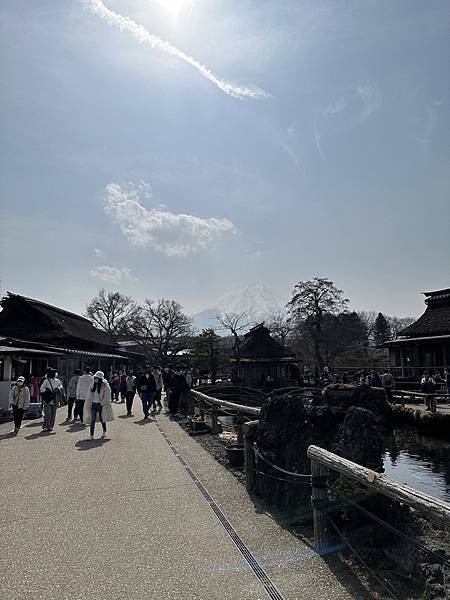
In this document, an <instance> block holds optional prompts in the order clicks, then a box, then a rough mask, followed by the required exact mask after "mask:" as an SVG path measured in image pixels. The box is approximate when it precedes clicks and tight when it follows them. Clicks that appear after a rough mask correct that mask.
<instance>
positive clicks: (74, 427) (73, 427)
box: [66, 423, 85, 433]
mask: <svg viewBox="0 0 450 600" xmlns="http://www.w3.org/2000/svg"><path fill="white" fill-rule="evenodd" d="M84 430H85V426H84V425H80V423H71V424H70V425H69V426H68V427H67V429H66V432H67V433H80V431H84Z"/></svg>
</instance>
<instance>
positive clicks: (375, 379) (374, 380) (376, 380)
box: [370, 370, 383, 388]
mask: <svg viewBox="0 0 450 600" xmlns="http://www.w3.org/2000/svg"><path fill="white" fill-rule="evenodd" d="M370 385H371V387H379V388H380V387H383V382H382V381H381V377H380V376H379V374H378V371H375V370H374V371H372V377H371V380H370Z"/></svg>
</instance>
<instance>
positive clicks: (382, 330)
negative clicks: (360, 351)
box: [373, 313, 391, 346]
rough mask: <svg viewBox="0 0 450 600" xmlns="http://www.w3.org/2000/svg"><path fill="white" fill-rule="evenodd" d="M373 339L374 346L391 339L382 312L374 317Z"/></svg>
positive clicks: (387, 323)
mask: <svg viewBox="0 0 450 600" xmlns="http://www.w3.org/2000/svg"><path fill="white" fill-rule="evenodd" d="M373 339H374V342H375V345H376V346H381V345H382V344H384V343H385V342H387V341H389V340H390V339H391V327H390V325H389V322H388V320H387V319H386V317H385V316H384V315H383V313H378V316H377V318H376V319H375V327H374V332H373Z"/></svg>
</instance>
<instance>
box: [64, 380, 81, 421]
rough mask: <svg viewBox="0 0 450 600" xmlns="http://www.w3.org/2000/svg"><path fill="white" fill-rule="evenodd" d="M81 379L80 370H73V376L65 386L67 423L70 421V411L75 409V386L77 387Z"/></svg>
mask: <svg viewBox="0 0 450 600" xmlns="http://www.w3.org/2000/svg"><path fill="white" fill-rule="evenodd" d="M80 377H81V369H75V371H74V373H73V376H72V377H71V378H70V379H69V385H68V386H67V396H68V398H69V399H68V402H67V421H70V420H71V419H72V410H73V409H74V406H75V409H76V402H77V386H78V381H79V379H80Z"/></svg>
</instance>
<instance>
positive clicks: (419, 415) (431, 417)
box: [392, 404, 450, 439]
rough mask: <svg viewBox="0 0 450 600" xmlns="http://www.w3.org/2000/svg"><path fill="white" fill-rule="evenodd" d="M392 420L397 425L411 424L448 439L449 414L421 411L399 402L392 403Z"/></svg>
mask: <svg viewBox="0 0 450 600" xmlns="http://www.w3.org/2000/svg"><path fill="white" fill-rule="evenodd" d="M392 422H393V423H395V424H397V425H412V426H414V427H417V428H419V429H421V430H422V431H424V432H425V433H427V434H429V435H437V436H439V437H443V438H444V439H450V414H443V413H431V412H423V411H421V410H417V409H415V408H410V407H407V406H402V405H401V404H394V406H393V407H392Z"/></svg>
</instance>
